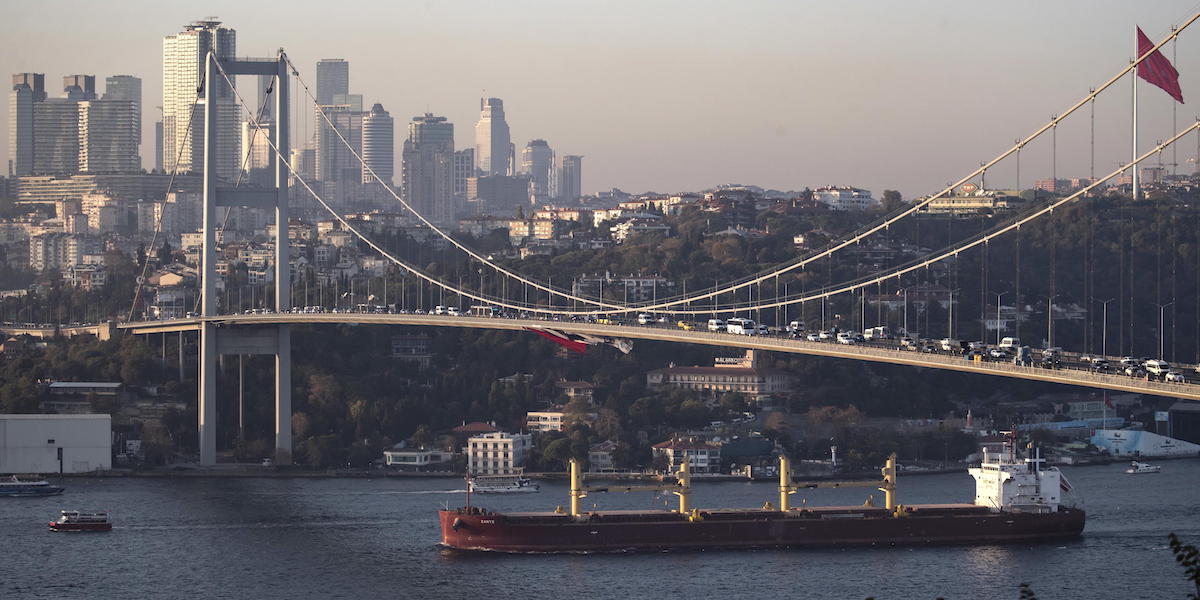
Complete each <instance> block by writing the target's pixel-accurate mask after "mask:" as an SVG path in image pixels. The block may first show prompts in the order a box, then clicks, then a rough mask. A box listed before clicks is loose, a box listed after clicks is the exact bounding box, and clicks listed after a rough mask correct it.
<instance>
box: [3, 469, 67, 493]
mask: <svg viewBox="0 0 1200 600" xmlns="http://www.w3.org/2000/svg"><path fill="white" fill-rule="evenodd" d="M64 489H65V488H63V487H60V486H57V485H50V482H49V481H46V480H45V479H39V480H29V479H21V478H19V477H17V476H16V475H13V476H12V477H11V478H9V479H7V480H3V481H0V497H3V496H7V497H10V498H32V497H37V496H57V495H59V494H61V493H63V491H64Z"/></svg>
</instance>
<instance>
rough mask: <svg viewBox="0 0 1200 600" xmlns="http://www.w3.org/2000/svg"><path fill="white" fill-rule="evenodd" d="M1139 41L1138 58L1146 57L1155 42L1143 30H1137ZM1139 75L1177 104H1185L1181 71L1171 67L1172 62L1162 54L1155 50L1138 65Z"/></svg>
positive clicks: (1139, 28)
mask: <svg viewBox="0 0 1200 600" xmlns="http://www.w3.org/2000/svg"><path fill="white" fill-rule="evenodd" d="M1137 40H1138V56H1144V55H1145V54H1146V53H1147V52H1150V49H1151V48H1153V47H1154V42H1151V41H1150V38H1148V37H1146V34H1144V33H1142V28H1141V27H1138V28H1137ZM1137 75H1138V77H1141V78H1142V79H1145V80H1146V81H1148V82H1150V83H1153V84H1154V85H1157V86H1158V87H1160V88H1162V90H1163V91H1164V92H1166V93H1167V94H1170V96H1171V97H1172V98H1174V99H1175V101H1176V102H1178V103H1180V104H1183V90H1181V89H1179V71H1176V70H1175V67H1174V66H1172V65H1171V61H1169V60H1167V57H1165V56H1163V54H1162V52H1159V51H1158V50H1155V51H1154V52H1151V53H1150V55H1149V56H1147V57H1146V58H1145V59H1144V60H1142V62H1140V63H1138V66H1137Z"/></svg>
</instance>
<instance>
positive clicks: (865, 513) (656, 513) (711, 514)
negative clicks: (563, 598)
mask: <svg viewBox="0 0 1200 600" xmlns="http://www.w3.org/2000/svg"><path fill="white" fill-rule="evenodd" d="M904 508H905V509H906V511H907V512H908V513H909V514H911V515H913V516H921V515H930V516H932V515H950V514H961V515H964V516H965V515H979V514H986V513H990V512H991V510H990V509H988V508H987V507H984V506H977V505H975V504H911V505H909V504H906V505H904ZM699 510H700V512H701V513H702V514H703V515H704V518H705V519H710V520H720V519H740V518H756V517H757V518H768V519H769V518H780V517H784V518H837V517H843V516H844V517H887V516H889V515H890V513H889V511H888V510H887V509H885V508H882V507H877V506H862V505H857V506H794V507H792V508H791V510H789V511H787V512H786V513H783V512H780V511H779V510H778V509H773V508H772V509H766V508H711V509H706V508H701V509H699ZM492 514H494V515H495V516H501V517H504V518H505V519H507V520H510V521H536V522H554V521H570V520H572V517H571V516H570V515H567V514H563V513H558V512H554V511H535V512H508V513H492ZM579 519H596V520H612V521H621V522H637V521H640V522H649V521H677V520H685V519H687V515H682V514H679V513H677V512H675V511H671V510H595V511H587V512H585V513H583V514H582V515H580V517H579Z"/></svg>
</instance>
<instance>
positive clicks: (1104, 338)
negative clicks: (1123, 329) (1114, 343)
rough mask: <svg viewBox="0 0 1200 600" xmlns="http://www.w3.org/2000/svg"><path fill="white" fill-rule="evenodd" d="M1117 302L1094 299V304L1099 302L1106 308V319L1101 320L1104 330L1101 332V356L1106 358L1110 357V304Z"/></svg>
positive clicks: (1113, 299)
mask: <svg viewBox="0 0 1200 600" xmlns="http://www.w3.org/2000/svg"><path fill="white" fill-rule="evenodd" d="M1116 300H1117V299H1116V298H1109V299H1108V300H1101V299H1099V298H1092V302H1099V303H1100V304H1102V305H1103V306H1104V317H1103V318H1102V319H1101V327H1103V329H1101V331H1100V354H1102V355H1104V356H1108V303H1109V302H1115V301H1116Z"/></svg>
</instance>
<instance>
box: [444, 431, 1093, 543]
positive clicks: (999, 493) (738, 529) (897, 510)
mask: <svg viewBox="0 0 1200 600" xmlns="http://www.w3.org/2000/svg"><path fill="white" fill-rule="evenodd" d="M1014 446H1015V437H1013V438H1012V440H1011V441H1010V443H1008V444H1006V448H1005V452H1003V453H1001V455H999V456H996V455H995V454H993V455H990V456H989V455H988V453H986V452H985V453H984V460H983V463H982V464H981V465H980V466H979V467H977V468H973V469H970V474H971V475H972V476H973V477H974V478H975V484H976V489H975V501H974V503H971V504H913V505H902V504H899V503H897V502H896V458H895V455H892V457H890V458H889V459H888V461H887V464H886V466H885V467H884V468H883V469H882V473H883V480H882V481H867V482H864V481H848V482H819V483H809V484H802V485H799V486H798V485H796V484H794V483H793V481H792V475H791V464H790V462H789V460H788V458H787V457H780V465H779V466H780V469H779V501H778V502H779V503H778V505H777V506H772V505H771V503H770V502H768V503H766V505H764V506H763V507H762V508H761V509H720V510H711V509H699V508H693V507H692V504H691V475H690V473H689V471H688V465H687V462H686V461H685V462H683V463H682V464H681V465H680V467H679V471H678V472H677V473H676V481H675V482H667V481H664V482H662V483H661V484H657V485H653V484H652V485H629V486H626V485H606V486H594V487H587V486H585V485H584V480H583V474H582V471H581V469H580V465H579V463H578V462H576V461H572V462H571V491H570V504H569V508H566V509H564V508H563V507H559V508H558V509H556V510H555V511H553V512H526V513H497V512H493V511H489V510H487V509H483V508H480V507H477V506H471V505H470V497H469V496H468V503H467V506H466V507H463V508H459V509H455V510H442V511H439V515H438V516H439V522H440V525H441V530H442V540H441V544H442V546H444V547H447V548H451V549H454V550H466V551H493V552H508V553H592V552H627V551H661V550H676V549H718V548H720V549H727V548H728V549H732V548H804V547H841V546H900V545H934V544H994V543H1002V542H1040V541H1050V540H1064V539H1070V538H1074V537H1077V536H1079V535H1080V534H1081V533H1082V532H1083V527H1084V523H1085V520H1086V515H1085V513H1084V511H1082V510H1080V509H1077V508H1071V507H1068V506H1065V505H1064V504H1063V503H1062V502H1061V496H1060V494H1061V493H1062V492H1064V491H1067V490H1069V489H1070V485H1069V484H1068V483H1067V481H1066V479H1065V478H1063V476H1062V473H1060V472H1059V470H1058V468H1057V467H1046V466H1043V464H1044V462H1045V461H1044V460H1042V459H1041V458H1040V456H1036V457H1033V458H1025V459H1023V460H1018V459H1017V458H1016V453H1015V450H1014ZM855 486H857V487H878V488H879V490H880V491H882V492H883V493H884V499H885V501H884V505H883V506H875V505H874V502H873V499H872V498H868V499H867V502H866V503H865V504H864V505H862V506H825V507H813V506H807V505H802V506H799V507H795V506H792V505H791V500H790V496H791V494H794V493H795V492H796V491H797V490H798V489H801V488H818V487H855ZM635 490H657V491H662V490H667V491H670V492H672V493H674V494H675V495H676V496H678V497H679V508H678V510H657V511H640V510H639V511H592V512H585V511H583V510H581V508H580V501H581V500H582V499H583V498H585V497H586V496H587V495H588V493H596V492H606V491H635Z"/></svg>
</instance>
